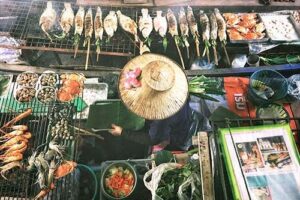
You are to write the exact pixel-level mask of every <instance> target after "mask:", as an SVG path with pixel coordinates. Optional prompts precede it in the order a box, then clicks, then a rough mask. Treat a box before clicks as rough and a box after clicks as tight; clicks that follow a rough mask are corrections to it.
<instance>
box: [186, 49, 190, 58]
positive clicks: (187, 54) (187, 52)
mask: <svg viewBox="0 0 300 200" xmlns="http://www.w3.org/2000/svg"><path fill="white" fill-rule="evenodd" d="M186 56H187V58H188V59H189V58H190V50H189V47H186Z"/></svg>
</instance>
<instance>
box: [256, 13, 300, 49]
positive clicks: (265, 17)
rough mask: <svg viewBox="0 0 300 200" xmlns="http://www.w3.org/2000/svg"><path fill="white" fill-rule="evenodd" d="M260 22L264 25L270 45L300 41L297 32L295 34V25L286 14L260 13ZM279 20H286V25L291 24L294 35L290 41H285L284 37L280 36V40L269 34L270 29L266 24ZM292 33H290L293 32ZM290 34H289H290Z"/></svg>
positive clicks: (299, 35)
mask: <svg viewBox="0 0 300 200" xmlns="http://www.w3.org/2000/svg"><path fill="white" fill-rule="evenodd" d="M259 16H260V18H261V20H262V22H263V23H264V25H265V28H266V32H267V34H268V36H269V38H270V41H271V42H272V43H283V42H297V41H300V34H299V32H297V30H296V27H295V25H294V24H293V23H292V21H291V19H290V15H288V14H275V13H261V14H259ZM276 18H278V19H280V20H286V22H287V23H289V24H291V26H292V28H293V29H294V30H293V31H294V33H293V34H294V35H293V38H292V39H287V38H284V37H285V36H282V38H279V37H274V36H273V34H272V33H271V30H270V27H269V26H268V25H267V24H268V22H269V21H270V20H274V19H276ZM293 31H292V32H293ZM290 33H291V32H290Z"/></svg>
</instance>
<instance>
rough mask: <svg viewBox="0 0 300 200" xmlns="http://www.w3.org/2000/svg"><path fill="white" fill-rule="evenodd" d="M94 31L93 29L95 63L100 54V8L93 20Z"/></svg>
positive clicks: (101, 31) (101, 29)
mask: <svg viewBox="0 0 300 200" xmlns="http://www.w3.org/2000/svg"><path fill="white" fill-rule="evenodd" d="M94 29H95V39H96V53H97V61H98V59H99V54H100V41H101V40H102V37H103V31H104V28H103V22H102V11H101V8H100V7H97V11H96V15H95V20H94Z"/></svg>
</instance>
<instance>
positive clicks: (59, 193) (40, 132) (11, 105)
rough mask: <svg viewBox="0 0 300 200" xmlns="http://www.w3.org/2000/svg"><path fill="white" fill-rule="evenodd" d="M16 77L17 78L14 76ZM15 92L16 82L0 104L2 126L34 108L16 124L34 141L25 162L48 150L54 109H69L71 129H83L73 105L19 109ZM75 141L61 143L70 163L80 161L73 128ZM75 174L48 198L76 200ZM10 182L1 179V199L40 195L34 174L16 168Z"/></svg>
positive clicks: (58, 183) (32, 104)
mask: <svg viewBox="0 0 300 200" xmlns="http://www.w3.org/2000/svg"><path fill="white" fill-rule="evenodd" d="M14 78H15V77H14ZM15 89H16V83H15V82H13V83H11V85H10V90H9V93H8V95H7V97H5V98H1V101H0V124H1V125H3V124H4V123H5V122H8V121H9V120H11V119H12V118H14V117H15V116H16V115H18V114H19V113H22V112H23V111H25V110H26V109H28V108H32V109H33V112H32V114H31V115H30V116H29V117H27V118H25V119H23V120H21V121H20V122H18V123H17V124H22V125H27V126H28V128H29V130H30V132H31V133H32V138H31V139H30V140H29V144H28V148H27V150H26V151H25V153H24V158H23V162H24V163H26V160H27V159H28V157H29V156H31V154H32V152H33V151H38V152H39V151H41V150H43V149H44V150H46V148H47V146H48V145H46V144H47V143H48V142H49V141H50V139H51V138H50V137H51V136H50V134H48V132H49V131H48V129H49V128H50V126H49V116H50V115H51V114H53V112H54V110H55V109H54V108H57V109H61V108H62V107H65V106H67V107H68V108H69V109H70V112H73V113H72V117H70V118H69V119H68V120H69V122H70V125H71V126H77V127H80V119H79V118H77V116H79V117H80V115H77V114H76V113H77V111H76V110H77V109H76V107H75V105H74V104H72V103H70V104H66V103H58V102H53V103H50V104H39V103H38V101H32V102H30V103H22V104H19V106H18V107H17V109H15V108H16V104H17V102H16V101H14V100H13V99H14V97H13V93H14V90H15ZM71 131H72V133H73V134H74V140H72V141H66V140H60V144H63V145H64V146H65V147H66V151H65V155H66V159H68V160H75V161H76V160H77V156H76V153H77V143H76V141H77V138H76V137H77V132H76V130H75V129H74V128H73V129H72V130H71ZM76 174H77V173H76V171H75V172H73V173H71V174H70V175H68V176H66V177H64V178H62V179H60V180H58V181H56V183H55V186H56V188H55V189H54V190H52V191H51V192H50V194H49V195H48V198H47V199H75V196H76V192H74V191H78V190H77V188H76V187H77V186H78V185H76V184H78V181H76V178H77V177H76ZM6 177H7V178H8V180H5V179H3V178H2V177H0V199H1V200H2V199H13V198H21V199H22V198H24V199H31V198H34V197H35V196H36V195H37V194H38V193H39V192H40V188H39V186H38V184H37V183H36V180H37V174H36V172H35V171H32V172H27V171H25V170H22V169H16V170H13V171H10V172H9V173H8V174H7V176H6Z"/></svg>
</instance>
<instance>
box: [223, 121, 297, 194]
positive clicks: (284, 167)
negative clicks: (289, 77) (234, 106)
mask: <svg viewBox="0 0 300 200" xmlns="http://www.w3.org/2000/svg"><path fill="white" fill-rule="evenodd" d="M219 132H220V139H221V145H222V150H223V152H224V158H225V164H226V168H227V170H228V175H229V181H230V184H231V186H232V189H233V195H234V199H259V200H277V199H278V200H281V199H289V200H299V199H300V175H299V174H300V156H299V152H298V150H297V147H296V144H295V141H294V138H293V135H292V132H291V129H290V127H289V125H288V124H278V125H264V126H251V127H239V128H223V129H220V130H219Z"/></svg>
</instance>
